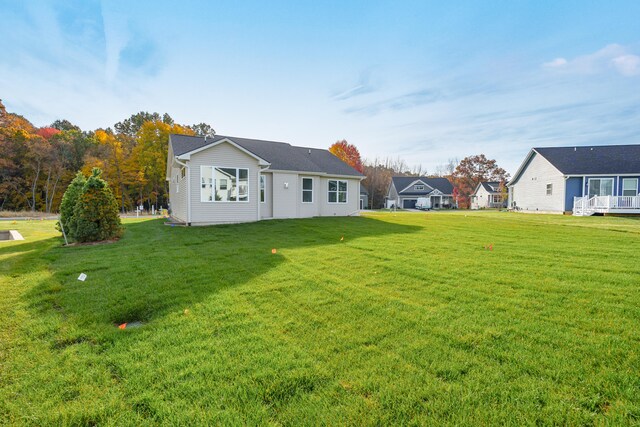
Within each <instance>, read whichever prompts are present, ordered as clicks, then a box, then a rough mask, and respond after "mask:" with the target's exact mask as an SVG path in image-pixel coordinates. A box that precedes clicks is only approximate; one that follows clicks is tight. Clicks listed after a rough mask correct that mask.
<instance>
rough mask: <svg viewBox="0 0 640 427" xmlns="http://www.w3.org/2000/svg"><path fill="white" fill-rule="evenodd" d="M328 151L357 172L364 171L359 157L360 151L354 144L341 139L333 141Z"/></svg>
mask: <svg viewBox="0 0 640 427" xmlns="http://www.w3.org/2000/svg"><path fill="white" fill-rule="evenodd" d="M329 151H330V152H331V153H332V154H333V155H335V156H336V157H337V158H339V159H340V160H342V161H343V162H345V163H347V164H348V165H349V166H351V167H352V168H354V169H355V170H357V171H358V172H360V173H363V172H364V165H363V164H362V159H361V158H360V152H359V151H358V149H357V148H356V146H355V145H353V144H349V143H348V142H347V141H346V140H344V139H343V140H342V141H337V142H334V143H333V144H332V145H331V147H329Z"/></svg>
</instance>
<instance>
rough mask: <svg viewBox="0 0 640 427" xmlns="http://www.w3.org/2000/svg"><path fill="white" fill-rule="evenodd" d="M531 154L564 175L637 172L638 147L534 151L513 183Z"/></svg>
mask: <svg viewBox="0 0 640 427" xmlns="http://www.w3.org/2000/svg"><path fill="white" fill-rule="evenodd" d="M534 154H539V155H541V156H542V157H544V158H545V159H547V160H548V161H549V163H551V164H552V165H553V166H554V167H555V168H556V169H558V170H559V171H560V172H561V173H562V174H564V175H616V174H631V173H640V145H638V144H636V145H597V146H588V147H539V148H533V149H531V151H530V152H529V154H528V155H527V157H526V158H525V161H524V162H523V163H522V166H520V169H518V172H516V174H515V175H514V177H513V179H512V180H511V182H510V184H514V183H515V182H516V181H517V180H518V178H519V177H520V174H521V173H522V172H523V171H524V169H525V167H526V165H527V164H528V162H529V161H530V160H531V158H532V156H533V155H534Z"/></svg>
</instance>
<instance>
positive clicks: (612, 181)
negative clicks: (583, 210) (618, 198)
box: [587, 178, 616, 197]
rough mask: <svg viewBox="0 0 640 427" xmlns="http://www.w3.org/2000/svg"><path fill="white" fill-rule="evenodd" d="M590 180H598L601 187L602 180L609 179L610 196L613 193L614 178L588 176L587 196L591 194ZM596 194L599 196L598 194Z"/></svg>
mask: <svg viewBox="0 0 640 427" xmlns="http://www.w3.org/2000/svg"><path fill="white" fill-rule="evenodd" d="M591 181H600V188H602V181H611V196H613V194H614V193H615V191H614V190H615V183H616V182H615V179H613V178H589V180H588V182H587V196H589V197H592V196H591ZM598 196H601V195H600V194H599V195H598Z"/></svg>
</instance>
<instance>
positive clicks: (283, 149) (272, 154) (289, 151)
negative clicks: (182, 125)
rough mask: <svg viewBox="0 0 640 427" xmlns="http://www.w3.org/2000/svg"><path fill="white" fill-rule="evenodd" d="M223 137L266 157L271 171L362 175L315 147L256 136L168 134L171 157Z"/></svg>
mask: <svg viewBox="0 0 640 427" xmlns="http://www.w3.org/2000/svg"><path fill="white" fill-rule="evenodd" d="M223 139H227V140H229V141H232V142H233V143H235V144H237V145H238V146H240V147H242V148H243V149H245V150H247V151H249V152H251V153H253V154H254V155H256V156H257V157H260V158H261V159H263V160H266V161H267V162H269V163H270V164H271V165H270V166H269V168H270V169H272V170H286V171H296V172H318V173H326V174H329V175H347V176H355V177H362V176H363V175H362V174H361V173H360V172H358V171H357V170H355V169H354V168H352V167H351V166H349V165H348V164H346V163H345V162H343V161H342V160H340V159H339V158H337V157H336V156H334V155H333V154H331V152H329V151H328V150H323V149H319V148H308V147H297V146H294V145H291V144H287V143H286V142H275V141H262V140H259V139H248V138H238V137H235V136H224V135H215V136H213V137H207V138H206V139H205V138H204V137H200V136H189V135H178V134H172V135H171V137H170V143H171V146H172V148H173V154H174V155H175V156H181V155H183V154H187V153H190V152H192V151H195V150H198V149H201V148H204V147H206V146H208V145H211V144H215V143H216V142H220V141H222V140H223Z"/></svg>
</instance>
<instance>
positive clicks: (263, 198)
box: [258, 174, 267, 203]
mask: <svg viewBox="0 0 640 427" xmlns="http://www.w3.org/2000/svg"><path fill="white" fill-rule="evenodd" d="M258 192H259V194H258V197H259V198H260V203H266V202H267V177H266V176H265V175H263V174H260V188H258Z"/></svg>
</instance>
